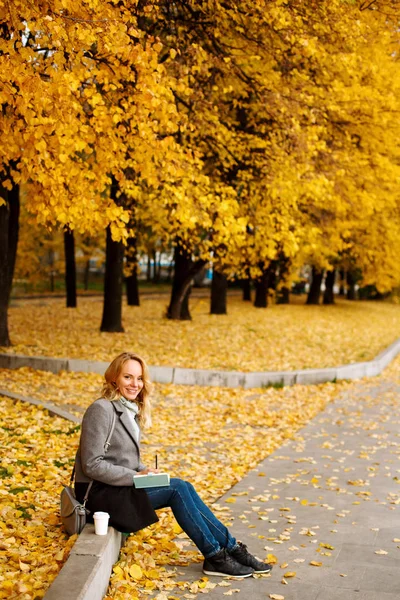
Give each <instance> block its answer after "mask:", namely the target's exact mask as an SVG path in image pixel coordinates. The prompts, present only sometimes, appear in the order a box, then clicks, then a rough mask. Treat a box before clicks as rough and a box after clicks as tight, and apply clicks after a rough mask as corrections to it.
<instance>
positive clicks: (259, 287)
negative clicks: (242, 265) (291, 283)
mask: <svg viewBox="0 0 400 600" xmlns="http://www.w3.org/2000/svg"><path fill="white" fill-rule="evenodd" d="M270 275H271V272H270V269H269V268H267V269H264V271H263V274H262V275H261V277H259V278H258V279H256V280H255V282H254V286H255V289H256V297H255V300H254V306H255V307H256V308H267V306H268V289H269V281H270Z"/></svg>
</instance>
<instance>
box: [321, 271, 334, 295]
mask: <svg viewBox="0 0 400 600" xmlns="http://www.w3.org/2000/svg"><path fill="white" fill-rule="evenodd" d="M335 276H336V271H335V269H333V270H331V271H327V273H326V277H325V291H324V299H323V303H324V304H335V296H334V293H333V286H334V285H335Z"/></svg>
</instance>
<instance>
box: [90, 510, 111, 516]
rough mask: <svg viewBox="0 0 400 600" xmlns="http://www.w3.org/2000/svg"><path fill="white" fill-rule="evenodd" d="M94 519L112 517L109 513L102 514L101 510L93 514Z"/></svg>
mask: <svg viewBox="0 0 400 600" xmlns="http://www.w3.org/2000/svg"><path fill="white" fill-rule="evenodd" d="M93 517H110V515H109V514H108V513H107V512H102V511H101V510H100V511H98V512H95V513H94V514H93Z"/></svg>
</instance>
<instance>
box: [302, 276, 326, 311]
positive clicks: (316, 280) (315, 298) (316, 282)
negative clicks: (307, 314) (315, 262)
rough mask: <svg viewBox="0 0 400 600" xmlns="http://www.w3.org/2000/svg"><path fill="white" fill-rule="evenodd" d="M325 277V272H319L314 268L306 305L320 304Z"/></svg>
mask: <svg viewBox="0 0 400 600" xmlns="http://www.w3.org/2000/svg"><path fill="white" fill-rule="evenodd" d="M323 277H324V271H323V270H322V271H319V270H318V269H316V268H315V267H313V268H312V280H311V285H310V291H309V292H308V297H307V302H306V304H319V300H320V296H321V285H322V279H323Z"/></svg>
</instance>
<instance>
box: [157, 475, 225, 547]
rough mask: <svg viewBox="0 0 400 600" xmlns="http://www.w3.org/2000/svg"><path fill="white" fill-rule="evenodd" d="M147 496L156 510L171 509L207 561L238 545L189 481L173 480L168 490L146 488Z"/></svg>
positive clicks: (167, 487)
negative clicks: (220, 552) (224, 549)
mask: <svg viewBox="0 0 400 600" xmlns="http://www.w3.org/2000/svg"><path fill="white" fill-rule="evenodd" d="M146 492H147V495H148V497H149V500H150V503H151V505H152V507H153V508H154V509H155V510H157V509H158V508H166V507H167V506H170V507H171V509H172V512H173V514H174V517H175V519H176V520H177V521H178V523H179V525H180V526H181V527H182V529H183V531H184V532H185V533H186V534H187V535H188V536H189V537H190V539H191V540H193V542H194V543H195V544H196V546H197V547H198V549H199V550H200V552H201V553H202V554H203V556H204V558H210V557H211V556H213V555H214V554H216V553H217V552H219V551H220V550H221V549H222V548H226V549H227V550H232V548H233V547H234V546H235V545H236V540H235V538H234V537H232V536H231V534H230V533H229V531H228V529H227V527H225V525H223V524H222V523H221V521H219V520H218V519H217V517H216V516H215V515H214V514H213V513H212V512H211V510H210V509H209V508H208V507H207V506H206V505H205V504H204V502H203V501H202V500H201V498H200V497H199V495H198V494H197V492H196V490H195V489H194V487H193V486H192V484H191V483H189V482H188V481H183V480H182V479H178V478H177V477H172V478H171V480H170V485H169V486H165V487H154V488H147V489H146Z"/></svg>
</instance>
